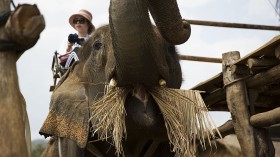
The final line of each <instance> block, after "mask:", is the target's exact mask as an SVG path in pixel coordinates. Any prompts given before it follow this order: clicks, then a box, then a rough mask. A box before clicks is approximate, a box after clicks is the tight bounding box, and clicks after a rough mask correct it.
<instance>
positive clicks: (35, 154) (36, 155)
mask: <svg viewBox="0 0 280 157" xmlns="http://www.w3.org/2000/svg"><path fill="white" fill-rule="evenodd" d="M44 149H45V146H44V145H43V144H37V145H36V146H34V148H33V149H32V157H40V156H41V154H42V153H43V151H44Z"/></svg>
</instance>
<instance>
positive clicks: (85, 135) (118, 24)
mask: <svg viewBox="0 0 280 157" xmlns="http://www.w3.org/2000/svg"><path fill="white" fill-rule="evenodd" d="M148 10H150V12H151V14H152V15H153V17H154V19H155V23H156V24H157V26H158V27H155V26H153V25H152V24H151V21H150V19H149V14H148ZM170 13H172V14H170ZM189 35H190V26H189V24H188V23H186V22H183V21H182V19H181V16H180V13H179V9H178V6H177V3H176V1H175V0H169V1H155V0H150V1H147V0H132V1H125V0H118V1H117V0H111V4H110V24H109V25H107V26H103V27H100V28H98V29H97V30H96V31H95V32H94V33H93V35H92V37H91V38H90V39H89V40H88V41H86V42H85V43H84V45H83V47H82V48H81V50H80V51H79V52H78V57H79V59H80V60H79V62H78V63H76V64H74V65H72V67H71V68H70V69H69V70H68V71H67V73H66V74H65V75H64V76H63V78H62V79H61V80H60V82H59V83H58V86H57V87H56V89H55V91H54V93H53V95H52V98H51V103H50V112H49V115H48V117H47V119H46V121H45V122H44V124H43V127H42V128H41V130H40V134H43V135H45V136H49V135H52V136H58V137H66V138H69V139H71V140H74V141H76V142H77V145H78V146H79V147H80V148H87V149H89V148H90V147H91V146H92V145H94V147H95V148H96V150H98V151H99V152H100V153H101V154H103V155H104V156H114V155H115V149H114V148H113V147H111V144H109V143H108V142H106V141H96V136H94V137H92V136H89V135H91V134H90V132H91V131H93V132H94V130H90V128H91V127H90V124H89V119H90V116H91V114H94V113H91V112H90V111H89V107H90V106H91V105H92V104H93V103H94V102H96V101H97V100H98V99H99V98H100V97H102V96H103V95H104V92H105V87H106V85H107V84H109V82H110V80H112V79H114V80H116V83H117V86H118V87H122V88H126V89H127V91H128V95H127V97H126V100H125V110H126V117H125V120H126V130H127V138H126V140H124V141H123V148H124V155H126V156H144V155H145V154H149V155H155V156H174V154H173V153H172V152H171V151H170V148H169V142H168V137H167V133H166V129H165V126H164V120H163V117H162V114H161V112H160V110H159V108H158V107H157V105H156V102H155V100H154V99H153V98H152V97H151V96H150V95H149V94H148V92H147V90H148V89H149V88H152V87H155V86H159V80H165V81H166V86H167V87H170V88H180V86H181V82H182V74H181V68H180V64H179V60H178V56H177V52H176V49H175V46H174V44H180V43H183V42H185V41H186V40H187V39H188V38H189ZM93 128H94V127H93ZM88 141H95V142H93V143H91V144H89V143H88ZM89 145H91V146H89Z"/></svg>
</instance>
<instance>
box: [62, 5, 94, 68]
mask: <svg viewBox="0 0 280 157" xmlns="http://www.w3.org/2000/svg"><path fill="white" fill-rule="evenodd" d="M69 23H70V25H71V26H72V27H73V28H74V29H75V30H76V31H77V33H74V34H69V36H68V41H64V42H63V44H62V45H61V47H60V49H59V50H58V53H59V54H63V55H61V56H59V61H60V64H61V65H62V66H64V67H65V68H69V67H70V65H71V64H72V63H73V62H74V61H78V60H79V58H78V57H77V54H76V53H77V52H78V48H80V47H81V45H82V43H83V42H84V41H85V40H87V39H88V38H89V36H90V35H91V34H92V32H94V30H95V26H94V25H93V23H92V14H91V13H90V12H89V11H87V10H85V9H82V10H80V11H79V12H77V13H75V14H73V15H71V16H70V18H69Z"/></svg>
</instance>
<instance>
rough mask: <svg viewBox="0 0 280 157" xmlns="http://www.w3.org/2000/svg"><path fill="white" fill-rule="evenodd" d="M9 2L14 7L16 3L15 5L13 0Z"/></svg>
mask: <svg viewBox="0 0 280 157" xmlns="http://www.w3.org/2000/svg"><path fill="white" fill-rule="evenodd" d="M11 4H12V6H13V7H14V9H15V8H16V5H15V3H14V1H13V0H11Z"/></svg>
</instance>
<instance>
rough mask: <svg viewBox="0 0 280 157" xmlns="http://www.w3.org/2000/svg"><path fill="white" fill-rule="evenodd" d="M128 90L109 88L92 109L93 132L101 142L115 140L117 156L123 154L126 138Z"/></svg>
mask: <svg viewBox="0 0 280 157" xmlns="http://www.w3.org/2000/svg"><path fill="white" fill-rule="evenodd" d="M127 94H128V90H126V89H124V88H118V87H108V88H107V91H106V94H105V95H104V96H103V97H102V98H101V99H99V100H98V101H97V102H95V103H94V105H92V107H91V111H92V114H91V118H90V121H91V123H92V126H93V127H92V132H93V135H94V134H97V135H98V139H99V140H107V139H108V138H109V137H112V139H113V145H114V146H115V148H116V154H117V155H118V156H119V155H120V154H121V153H122V152H123V149H122V145H121V143H122V138H123V137H126V127H125V108H124V102H125V98H126V96H127Z"/></svg>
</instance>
